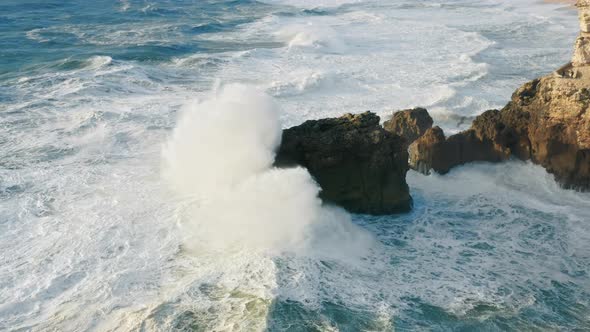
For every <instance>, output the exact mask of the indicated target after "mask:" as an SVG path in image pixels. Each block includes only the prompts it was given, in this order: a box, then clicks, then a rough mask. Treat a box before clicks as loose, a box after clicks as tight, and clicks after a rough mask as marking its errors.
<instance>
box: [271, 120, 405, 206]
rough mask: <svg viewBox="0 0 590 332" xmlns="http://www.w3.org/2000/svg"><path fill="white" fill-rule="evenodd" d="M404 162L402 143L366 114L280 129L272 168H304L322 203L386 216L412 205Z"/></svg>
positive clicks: (309, 122) (400, 139) (401, 140)
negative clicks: (315, 184) (316, 187)
mask: <svg viewBox="0 0 590 332" xmlns="http://www.w3.org/2000/svg"><path fill="white" fill-rule="evenodd" d="M407 160H408V154H407V150H406V149H405V146H404V140H403V139H402V138H401V137H399V136H398V135H395V134H392V133H390V132H388V131H386V130H384V129H383V127H381V126H380V125H379V117H378V116H377V115H375V114H374V113H371V112H366V113H362V114H357V115H352V114H346V115H344V116H342V117H340V118H331V119H321V120H311V121H306V122H304V123H303V124H301V125H299V126H296V127H293V128H289V129H285V130H284V131H283V137H282V143H281V145H280V147H279V150H278V151H277V156H276V160H275V165H276V166H277V167H292V166H295V165H300V166H304V167H306V168H307V169H308V170H309V172H310V174H311V175H312V176H313V177H314V178H315V179H316V181H317V182H318V184H319V185H320V186H321V188H322V191H321V193H320V197H321V198H322V199H323V200H324V201H326V202H330V203H333V204H336V205H339V206H342V207H344V208H345V209H346V210H348V211H350V212H353V213H367V214H391V213H397V212H404V211H408V210H409V209H410V208H411V205H412V198H411V196H410V193H409V189H408V185H407V183H406V173H407V171H408V163H407Z"/></svg>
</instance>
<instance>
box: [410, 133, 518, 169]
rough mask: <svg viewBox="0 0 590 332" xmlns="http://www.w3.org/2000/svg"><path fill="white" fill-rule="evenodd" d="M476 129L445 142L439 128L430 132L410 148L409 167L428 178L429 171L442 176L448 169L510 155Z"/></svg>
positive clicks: (454, 136) (503, 158)
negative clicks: (426, 175)
mask: <svg viewBox="0 0 590 332" xmlns="http://www.w3.org/2000/svg"><path fill="white" fill-rule="evenodd" d="M478 129H479V130H486V129H491V128H485V127H484V128H478ZM478 129H473V128H472V129H470V130H467V131H464V132H461V133H458V134H456V135H452V136H450V137H449V138H445V134H444V132H443V130H442V129H441V128H440V127H434V128H431V129H429V130H428V131H427V132H426V133H425V134H424V135H423V136H422V137H420V138H419V139H418V140H416V141H414V143H412V144H411V145H410V148H409V153H410V167H411V168H413V169H415V170H417V171H419V172H421V173H424V174H429V173H430V170H431V169H432V170H434V171H436V172H437V173H440V174H445V173H447V172H449V171H450V170H451V168H453V167H455V166H458V165H462V164H466V163H469V162H474V161H489V162H498V161H502V160H505V159H507V158H508V157H509V153H507V152H506V151H505V150H503V149H502V148H500V147H498V146H497V145H496V143H495V142H494V141H492V140H491V139H489V138H488V137H487V136H485V135H487V133H486V132H485V131H483V132H480V131H479V130H478ZM492 130H493V129H492ZM496 134H497V133H496Z"/></svg>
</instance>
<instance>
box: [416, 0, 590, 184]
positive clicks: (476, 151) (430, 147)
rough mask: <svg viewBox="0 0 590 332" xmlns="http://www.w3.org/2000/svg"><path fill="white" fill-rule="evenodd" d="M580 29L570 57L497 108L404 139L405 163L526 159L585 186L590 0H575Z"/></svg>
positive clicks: (441, 166)
mask: <svg viewBox="0 0 590 332" xmlns="http://www.w3.org/2000/svg"><path fill="white" fill-rule="evenodd" d="M577 6H578V9H579V11H580V16H579V18H580V30H581V31H580V35H579V37H578V39H577V41H576V44H575V47H574V55H573V57H572V62H571V63H568V64H566V65H565V66H563V67H561V68H559V69H558V70H557V71H555V72H554V73H553V74H551V75H548V76H545V77H542V78H539V79H535V80H533V81H531V82H528V83H526V84H524V85H523V86H522V87H520V88H519V89H518V90H516V92H514V94H513V95H512V99H511V101H510V102H509V103H508V105H506V106H505V107H504V108H503V109H502V110H500V111H498V110H491V111H487V112H485V113H483V114H481V115H480V116H478V117H477V118H476V119H475V120H474V122H473V124H472V126H471V128H470V129H469V130H467V131H464V132H461V133H459V134H457V135H453V136H451V137H449V138H445V137H444V133H443V132H442V130H441V129H440V128H433V129H431V130H429V131H428V132H426V134H425V135H424V136H422V137H421V138H419V139H418V140H417V141H415V142H414V143H413V144H412V145H410V147H409V150H410V167H412V168H414V169H417V170H419V171H421V172H423V173H427V172H428V171H429V170H430V169H433V170H435V171H437V172H439V173H446V172H448V171H449V169H451V168H452V167H454V166H456V165H461V164H464V163H467V162H471V161H501V160H506V159H508V158H510V156H514V157H516V158H519V159H521V160H532V161H533V162H534V163H536V164H539V165H541V166H543V167H544V168H545V169H546V170H547V171H548V172H550V173H552V174H554V175H555V178H556V180H558V181H559V182H560V183H562V184H563V185H564V186H565V187H567V188H576V189H582V190H590V110H589V109H590V90H589V89H590V0H578V2H577Z"/></svg>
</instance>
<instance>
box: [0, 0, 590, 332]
mask: <svg viewBox="0 0 590 332" xmlns="http://www.w3.org/2000/svg"><path fill="white" fill-rule="evenodd" d="M577 29H578V28H577V22H576V13H575V11H574V10H572V9H571V8H568V7H567V6H563V5H548V4H543V3H540V2H537V1H533V0H515V1H510V2H506V1H500V0H479V1H463V0H423V1H416V0H395V1H389V2H383V1H372V0H358V1H352V0H351V1H345V0H340V1H339V0H326V1H311V0H309V1H306V0H294V1H274V0H269V1H264V2H262V1H242V0H237V1H188V0H186V1H181V0H168V1H147V0H142V1H132V0H129V1H124V0H121V1H114V0H111V1H106V0H95V1H82V0H67V1H51V0H43V1H29V0H18V1H17V0H3V1H1V2H0V128H1V130H0V330H7V331H51V330H53V331H86V330H95V331H136V330H143V331H259V330H268V331H285V330H287V331H392V330H396V331H566V330H572V331H586V330H590V270H589V266H590V247H589V246H588V243H590V196H589V195H588V194H587V193H578V192H573V191H567V190H563V189H561V188H559V186H557V185H556V184H555V182H554V181H553V179H552V178H551V176H549V175H548V174H546V173H545V171H544V170H543V169H541V168H539V167H537V166H534V165H530V164H526V163H520V162H516V161H514V162H509V163H506V164H502V165H489V164H474V165H468V166H465V167H462V168H459V169H456V170H454V171H453V172H451V174H449V175H447V176H444V177H442V176H436V175H433V176H422V175H419V174H416V173H413V172H410V173H409V174H408V181H409V184H410V187H411V190H412V195H413V197H414V200H415V209H414V211H413V212H412V213H410V214H407V215H399V216H388V217H379V218H376V217H367V216H357V215H355V216H349V215H347V214H345V213H343V212H342V211H339V212H334V213H333V214H330V213H332V212H329V211H331V210H329V211H328V212H326V211H324V210H322V211H320V212H318V213H320V215H324V214H328V215H330V216H332V219H334V218H335V219H336V220H337V221H341V224H340V225H338V224H336V225H334V223H327V222H325V223H323V224H322V222H320V223H319V226H318V224H314V223H313V222H310V223H309V225H310V226H309V227H307V226H305V227H303V226H302V227H301V228H299V227H296V225H295V226H293V225H292V224H287V223H286V220H281V219H280V218H276V219H277V220H274V219H272V218H270V222H271V223H270V224H268V225H264V224H263V225H262V227H261V229H262V231H256V232H255V231H254V228H248V227H244V226H243V225H249V224H248V222H252V224H251V225H254V226H260V224H257V223H255V222H253V221H252V220H246V219H247V216H249V215H250V213H251V212H252V211H251V209H248V206H247V204H245V203H244V202H248V201H247V200H241V199H240V198H239V195H234V194H235V193H231V199H234V200H235V202H238V203H244V204H243V205H239V204H226V205H223V204H221V203H220V202H215V201H214V199H213V198H212V200H213V201H214V203H215V204H218V205H214V206H220V208H219V209H218V211H217V212H216V213H214V214H212V215H209V217H210V218H204V219H203V218H201V219H200V220H193V219H194V218H193V217H191V216H192V214H191V211H192V209H198V204H196V203H195V202H194V201H193V200H191V199H187V198H186V197H179V196H178V195H177V193H176V192H174V190H172V189H171V188H170V186H169V183H168V181H167V180H166V179H165V177H163V176H162V173H163V172H162V168H163V166H162V164H163V161H162V160H163V157H162V156H163V153H162V151H163V146H164V145H166V144H167V142H168V141H169V140H170V137H171V135H172V133H173V132H174V128H175V127H178V126H179V123H182V121H181V120H179V119H180V118H181V114H183V113H184V112H186V109H187V108H190V107H192V106H194V105H199V102H200V101H203V100H215V99H216V98H217V99H223V98H224V97H223V94H220V93H219V92H218V91H219V90H220V89H222V87H223V86H225V85H228V84H233V83H240V84H244V85H247V86H249V87H253V88H255V89H257V90H258V91H262V92H264V93H266V94H267V95H269V96H271V97H272V98H273V100H274V101H275V102H276V104H277V105H278V108H280V112H281V113H280V120H281V123H282V126H284V127H286V126H290V125H294V124H298V123H300V122H302V121H304V120H306V119H311V118H320V117H326V116H337V115H340V114H342V113H345V112H361V111H365V110H367V109H370V110H373V111H375V112H377V113H378V114H380V115H381V116H383V117H385V116H387V115H388V114H391V112H392V111H393V110H396V109H401V108H405V107H414V106H424V107H427V108H428V109H429V110H430V111H431V113H432V115H433V117H434V118H435V122H436V124H438V125H440V126H441V127H443V128H444V129H445V130H446V131H447V132H453V131H457V130H460V129H463V128H465V127H466V126H468V125H469V123H470V119H471V118H472V117H473V116H475V115H477V114H479V113H481V112H483V111H484V110H486V109H489V108H497V107H502V106H503V105H504V104H505V103H506V102H507V101H508V100H509V97H510V94H511V93H512V92H513V91H514V90H515V89H516V88H517V87H518V86H520V85H521V84H523V83H524V82H526V81H528V80H530V79H532V78H534V77H537V76H540V75H544V74H547V73H549V72H551V71H552V70H553V69H555V68H557V67H559V66H560V65H562V64H564V63H566V62H567V61H568V59H569V57H570V54H571V47H572V45H573V40H574V39H575V36H576V33H577ZM216 96H217V97H216ZM249 97H250V96H248V95H244V96H241V97H240V98H242V99H243V100H244V102H245V103H246V104H247V103H248V101H249V99H250V98H249ZM230 129H231V128H230ZM219 130H220V131H223V130H229V129H228V128H219ZM224 133H225V131H224ZM228 133H229V134H231V130H230V131H228ZM204 137H206V136H204ZM193 143H195V144H197V143H199V142H193ZM201 143H202V142H200V143H199V144H201ZM187 144H189V145H188V146H189V147H190V144H192V143H191V142H188V143H187ZM215 147H216V149H218V150H219V153H218V154H219V155H222V156H223V155H224V154H227V155H232V154H234V152H235V151H239V150H240V149H241V148H242V147H240V146H232V147H225V146H217V145H215ZM215 151H217V150H215ZM215 151H214V152H215ZM194 158H196V159H195V160H196V161H197V162H196V163H195V164H196V165H199V164H207V160H204V159H206V158H202V156H198V155H197V156H194ZM199 158H202V159H199ZM197 169H198V168H197ZM184 171H185V172H187V173H183V174H180V175H179V176H180V177H181V178H183V177H186V179H187V182H189V181H190V180H191V179H192V177H191V176H190V171H191V170H190V169H189V170H184ZM279 179H281V178H280V177H279ZM284 185H285V188H289V185H294V184H292V183H286V184H284ZM277 188H283V187H281V186H277ZM271 189H273V188H271ZM278 190H279V189H277V192H276V193H274V192H272V191H271V192H270V193H269V192H268V191H263V190H261V191H256V192H252V193H251V194H249V195H250V196H252V195H259V196H258V197H260V198H259V201H262V203H267V204H266V205H267V206H269V210H275V209H276V210H279V211H290V210H289V209H290V208H292V206H291V205H289V204H288V202H281V201H275V200H272V198H273V194H276V196H280V194H281V193H283V192H282V191H278ZM248 193H249V192H248ZM211 196H212V197H214V196H215V195H214V193H211ZM234 196H238V198H236V197H234ZM246 196H248V195H246ZM265 199H268V200H269V201H268V202H265V201H264V200H265ZM231 202H233V201H231ZM195 204H196V205H195ZM283 204H284V206H283ZM263 205H264V204H263ZM258 212H259V213H260V216H261V217H260V219H264V218H265V217H266V218H268V216H271V217H272V216H273V214H272V213H274V212H266V211H256V213H258ZM298 212H299V211H298ZM315 212H317V211H315ZM300 214H301V215H300V216H298V217H300V218H301V220H302V224H305V225H307V224H306V223H304V221H305V222H307V221H309V220H307V219H309V218H308V215H309V214H310V211H300ZM312 215H313V214H312ZM228 216H229V217H228ZM228 218H229V219H228ZM241 218H244V220H241ZM254 219H257V218H254ZM340 219H341V220H340ZM219 220H231V221H232V222H235V227H227V228H223V229H222V232H225V233H224V234H226V236H227V242H231V241H235V242H239V243H232V247H231V248H232V249H231V250H230V249H224V250H212V249H210V247H212V246H213V245H214V244H219V243H218V241H219V239H218V238H216V240H215V241H217V242H216V243H213V242H214V241H213V240H211V243H208V242H207V241H208V240H207V239H205V240H204V241H203V242H199V243H195V242H197V241H196V240H194V238H191V237H187V233H189V232H188V231H187V229H189V230H191V231H192V230H196V233H197V235H198V234H200V232H201V233H204V234H206V233H205V232H206V231H208V228H211V229H216V227H217V226H218V225H217V224H216V222H217V221H219ZM350 220H352V222H351V221H350ZM256 221H258V220H256ZM267 221H268V220H267ZM281 223H285V224H284V225H285V227H282V226H281V225H283V224H281ZM277 224H278V225H279V227H276V225H277ZM187 225H188V226H187ZM190 225H193V226H190ZM195 225H196V226H195ZM322 227H323V228H322ZM287 231H288V232H287ZM249 232H252V233H251V234H250V233H249ZM238 233H239V234H238ZM274 237H277V238H282V237H285V238H286V239H291V238H301V239H302V241H303V240H306V239H308V238H309V239H312V240H309V241H307V242H310V243H312V242H313V244H312V245H309V246H304V247H297V248H291V247H289V248H287V247H285V248H287V249H285V248H284V247H283V246H280V248H281V250H278V249H277V247H276V243H274V242H272V241H266V240H267V239H268V238H274ZM197 238H199V237H197ZM245 238H252V239H255V240H256V241H254V240H252V241H250V240H244V239H245ZM221 240H222V242H223V238H222V239H221ZM258 240H260V241H258ZM314 241H315V242H314ZM259 242H260V243H264V246H262V247H261V246H258V245H257V246H252V243H256V244H258V243H259ZM303 242H305V243H307V242H306V241H303ZM268 243H272V244H268ZM234 245H235V246H234ZM194 246H196V247H197V249H194V248H193V247H194ZM189 248H193V249H189ZM224 248H225V247H224ZM236 248H237V249H236Z"/></svg>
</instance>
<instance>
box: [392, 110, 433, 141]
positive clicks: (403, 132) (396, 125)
mask: <svg viewBox="0 0 590 332" xmlns="http://www.w3.org/2000/svg"><path fill="white" fill-rule="evenodd" d="M432 124H433V120H432V118H431V117H430V114H428V111H427V110H425V109H424V108H414V109H407V110H402V111H399V112H395V113H393V116H392V117H391V119H389V120H387V121H385V122H384V123H383V128H384V129H385V130H387V131H389V132H391V133H394V134H397V135H399V136H401V137H402V138H404V139H405V140H406V144H407V145H410V144H411V143H412V142H413V141H415V140H416V139H417V138H418V137H420V136H422V135H424V133H425V132H426V130H428V129H429V128H431V127H432Z"/></svg>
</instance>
